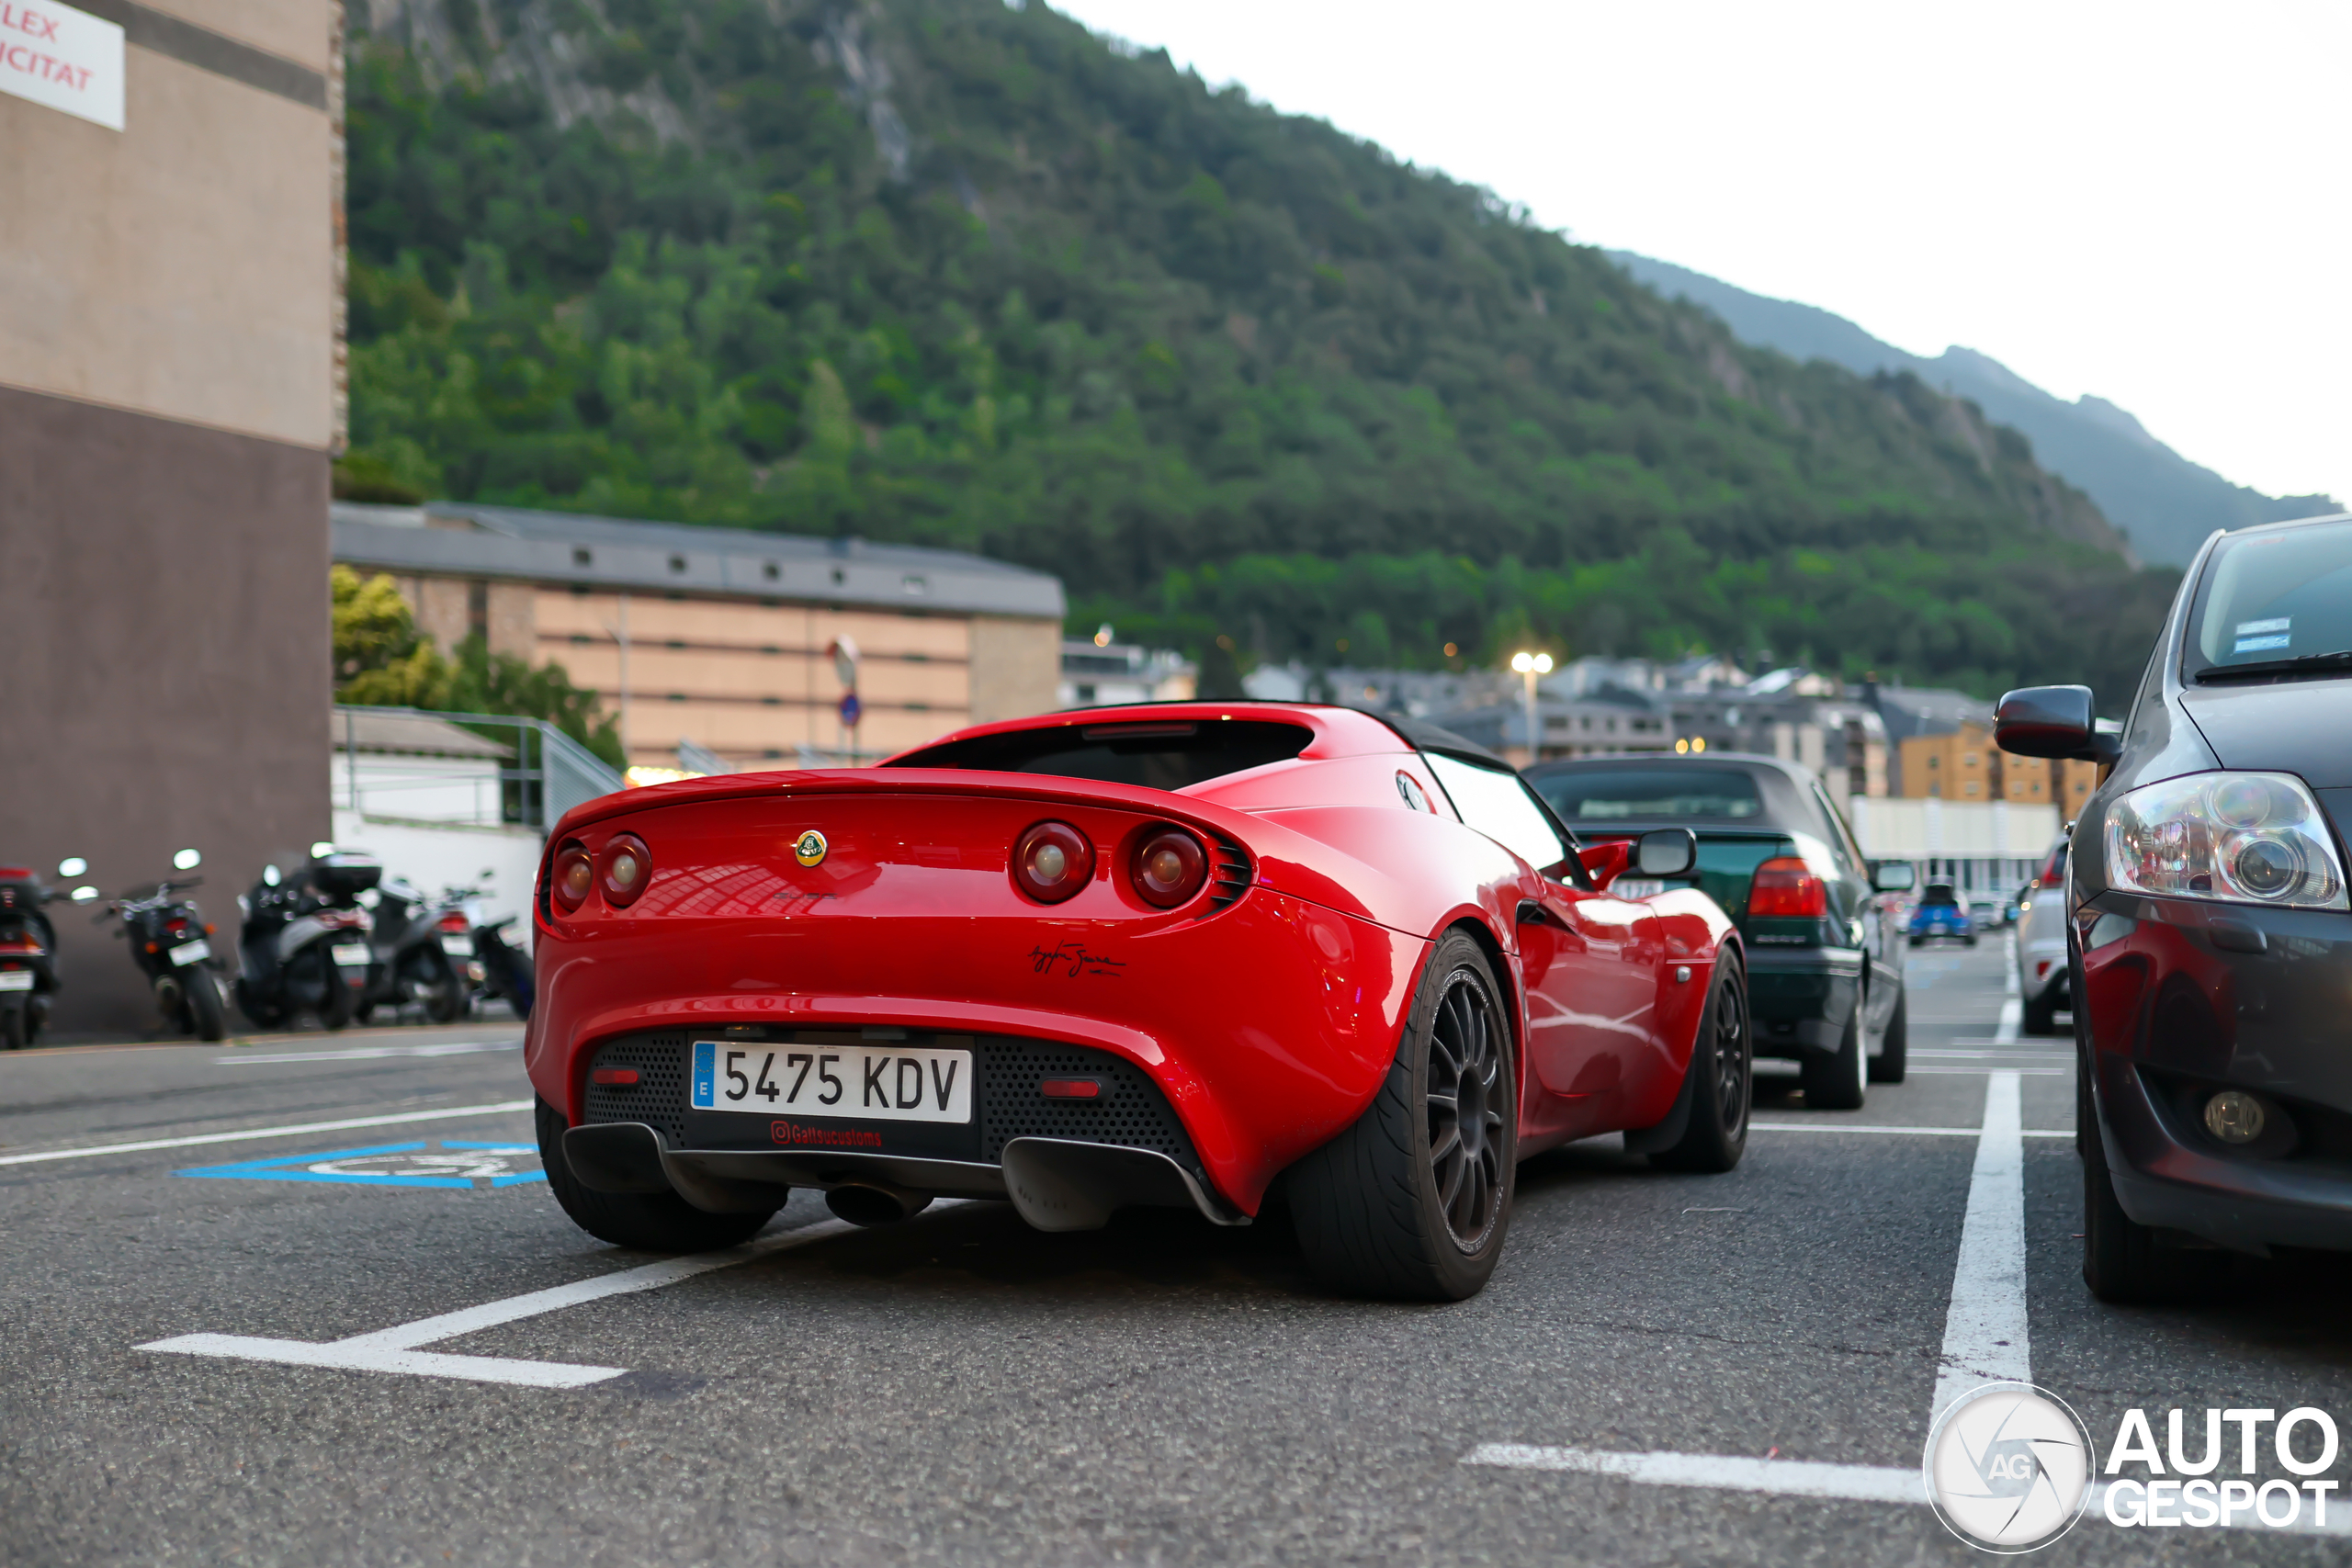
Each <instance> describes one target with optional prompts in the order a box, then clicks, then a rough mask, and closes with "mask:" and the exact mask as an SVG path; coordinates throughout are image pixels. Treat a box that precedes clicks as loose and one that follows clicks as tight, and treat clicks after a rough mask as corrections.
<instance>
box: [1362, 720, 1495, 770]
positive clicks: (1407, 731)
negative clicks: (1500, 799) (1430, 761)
mask: <svg viewBox="0 0 2352 1568" xmlns="http://www.w3.org/2000/svg"><path fill="white" fill-rule="evenodd" d="M1357 711H1359V712H1361V711H1363V710H1361V709H1359V710H1357ZM1374 717H1375V718H1377V719H1379V720H1380V721H1381V722H1382V723H1383V724H1385V725H1386V726H1388V728H1391V729H1393V730H1395V731H1396V732H1397V734H1399V735H1401V736H1403V737H1404V738H1405V739H1407V740H1408V741H1410V742H1412V744H1413V745H1414V746H1415V747H1416V748H1417V749H1419V750H1423V751H1435V752H1437V753H1439V754H1440V755H1441V756H1446V757H1459V758H1461V759H1462V760H1463V761H1467V762H1477V763H1480V764H1482V765H1483V766H1486V767H1489V768H1500V769H1502V770H1503V772H1505V773H1510V772H1512V771H1513V770H1512V768H1511V765H1510V763H1509V762H1506V761H1503V760H1502V759H1501V758H1500V757H1498V756H1496V755H1495V754H1494V753H1493V752H1492V751H1489V750H1487V749H1486V748H1485V747H1484V746H1481V745H1479V744H1478V743H1477V742H1476V741H1475V740H1464V739H1463V738H1462V737H1461V736H1459V735H1456V734H1454V733H1453V731H1452V730H1451V729H1441V728H1438V727H1437V726H1436V725H1434V724H1429V723H1425V722H1423V721H1422V720H1420V719H1418V718H1408V717H1406V716H1404V715H1403V714H1390V713H1384V714H1374Z"/></svg>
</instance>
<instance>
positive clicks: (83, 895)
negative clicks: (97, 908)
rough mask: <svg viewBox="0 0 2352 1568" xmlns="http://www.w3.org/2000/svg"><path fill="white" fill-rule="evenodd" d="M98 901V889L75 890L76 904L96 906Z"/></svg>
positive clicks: (81, 888) (80, 888)
mask: <svg viewBox="0 0 2352 1568" xmlns="http://www.w3.org/2000/svg"><path fill="white" fill-rule="evenodd" d="M97 901H98V890H97V889H96V888H95V887H76V888H75V889H74V902H75V903H76V904H95V903H96V902H97Z"/></svg>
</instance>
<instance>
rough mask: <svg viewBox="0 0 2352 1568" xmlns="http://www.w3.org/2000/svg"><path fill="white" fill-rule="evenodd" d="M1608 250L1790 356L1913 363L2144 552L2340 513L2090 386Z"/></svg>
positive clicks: (2172, 558)
mask: <svg viewBox="0 0 2352 1568" xmlns="http://www.w3.org/2000/svg"><path fill="white" fill-rule="evenodd" d="M1609 258H1610V259H1611V261H1613V262H1615V263H1617V264H1618V265H1620V266H1622V267H1623V268H1624V269H1625V270H1626V271H1627V272H1630V273H1632V274H1633V275H1634V277H1635V278H1636V279H1637V280H1638V281H1640V282H1643V283H1646V284H1648V285H1649V286H1650V287H1651V288H1655V289H1657V291H1658V292H1659V293H1660V294H1663V295H1665V296H1667V297H1668V298H1669V299H1677V298H1679V299H1689V300H1691V301H1692V302H1693V303H1695V304H1698V305H1702V306H1704V307H1705V308H1706V309H1708V310H1712V311H1713V312H1714V313H1715V314H1716V315H1718V316H1720V317H1722V318H1723V320H1724V325H1726V326H1728V327H1730V328H1731V330H1732V331H1733V332H1734V333H1736V334H1738V336H1739V338H1740V340H1741V341H1742V342H1744V343H1750V344H1757V345H1758V346H1759V347H1763V348H1777V349H1779V350H1780V351H1781V353H1782V354H1785V355H1788V356H1789V357H1790V358H1792V359H1826V360H1827V361H1829V362H1830V363H1831V364H1832V365H1842V366H1844V367H1846V368H1847V369H1849V370H1852V371H1856V372H1858V373H1859V374H1861V375H1864V376H1874V375H1878V374H1881V373H1883V372H1901V371H1905V370H1908V371H1910V372H1912V373H1913V374H1914V375H1917V377H1918V378H1920V379H1921V380H1923V381H1925V382H1927V383H1928V385H1929V386H1931V387H1938V388H1941V389H1944V390H1946V391H1949V392H1952V393H1955V394H1957V395H1958V396H1960V397H1963V398H1966V399H1968V400H1970V401H1972V402H1973V403H1975V404H1976V405H1977V406H1978V407H1979V408H1981V409H1983V410H1984V411H1985V414H1986V415H1987V416H1989V417H1990V418H1992V419H1994V420H1996V421H1998V422H1999V423H2003V424H2007V425H2011V426H2013V427H2015V428H2016V429H2017V430H2018V431H2019V432H2020V433H2022V434H2024V435H2025V436H2026V438H2027V439H2029V440H2030V441H2031V442H2032V443H2033V455H2034V457H2035V458H2036V459H2037V460H2038V461H2039V462H2041V465H2042V466H2043V467H2044V468H2048V469H2050V470H2051V472H2052V473H2055V474H2058V475H2060V476H2062V477H2063V478H2064V479H2066V481H2067V482H2068V483H2070V484H2073V485H2075V486H2077V487H2078V488H2080V489H2081V490H2083V491H2086V493H2087V494H2088V495H2089V496H2090V498H2091V499H2092V500H2093V501H2095V502H2098V507H2099V510H2100V511H2101V512H2104V513H2106V514H2107V516H2108V519H2109V521H2110V522H2112V523H2114V524H2116V525H2118V526H2120V527H2121V528H2122V529H2124V530H2125V532H2126V533H2127V534H2128V535H2129V536H2130V537H2131V547H2132V549H2133V551H2134V552H2135V553H2136V554H2138V555H2140V556H2141V557H2143V558H2145V559H2148V560H2153V561H2167V562H2170V563H2171V564H2173V565H2175V566H2178V565H2183V564H2185V563H2186V562H2187V561H2188V558H2189V557H2191V556H2192V555H2194V554H2196V553H2197V547H2198V546H2199V545H2201V544H2203V543H2204V542H2205V536H2207V535H2208V534H2211V532H2212V531H2213V530H2214V529H2216V528H2249V527H2252V526H2253V525H2256V524H2257V523H2276V522H2281V521H2284V520H2285V519H2287V518H2290V517H2315V516H2318V515H2320V514H2321V513H2328V512H2336V511H2340V510H2342V507H2341V506H2340V504H2339V503H2338V502H2336V501H2335V498H2334V497H2332V496H2325V495H2285V496H2278V495H2265V494H2263V493H2262V492H2261V491H2258V490H2255V489H2252V488H2250V487H2248V486H2246V485H2240V484H2232V483H2231V482H2230V481H2229V480H2227V479H2223V478H2222V476H2221V475H2219V474H2217V473H2215V472H2214V471H2213V470H2212V469H2211V468H2206V467H2204V466H2203V465H2202V464H2199V463H2192V462H2190V461H2189V460H2188V458H2186V457H2182V456H2181V455H2180V454H2179V453H2177V452H2176V451H2174V450H2173V449H2172V448H2171V447H2169V446H2165V444H2164V443H2163V442H2161V441H2159V440H2157V439H2156V438H2155V437H2154V436H2153V435H2151V434H2148V432H2147V428H2146V427H2145V426H2143V424H2141V423H2140V422H2139V421H2138V420H2137V419H2134V418H2133V417H2132V416H2131V413H2130V412H2127V411H2126V410H2123V409H2120V408H2118V407H2116V406H2115V405H2114V404H2113V403H2111V402H2109V401H2108V400H2106V399H2105V398H2095V397H2092V396H2090V395H2089V394H2088V393H2086V394H2084V395H2083V396H2082V397H2080V398H2078V399H2076V400H2075V401H2073V402H2071V403H2070V402H2067V401H2066V400H2064V399H2063V398H2056V397H2052V395H2051V394H2050V393H2048V392H2045V391H2043V390H2042V389H2041V388H2039V387H2037V386H2035V385H2034V384H2033V383H2032V382H2030V381H2029V380H2027V379H2026V378H2024V377H2022V376H2020V375H2018V373H2017V372H2016V371H2014V370H2011V369H2010V368H2009V367H2007V366H2006V365H2003V364H2002V363H2001V362H2000V361H1999V360H1997V359H1995V358H1993V357H1992V356H1991V355H1984V354H1979V353H1977V352H1976V351H1975V350H1974V349H1973V348H1957V347H1955V348H1947V349H1945V350H1944V351H1943V352H1942V353H1941V354H1939V355H1936V356H1935V357H1934V358H1932V359H1928V358H1925V357H1923V356H1921V355H1916V354H1906V353H1905V352H1904V351H1903V350H1902V349H1899V348H1897V347H1895V346H1894V344H1890V343H1882V342H1881V341H1879V340H1878V339H1877V338H1874V337H1872V336H1871V334H1870V333H1866V332H1864V331H1863V330H1862V329H1861V328H1860V327H1858V326H1856V325H1855V324H1854V323H1853V322H1851V321H1848V320H1847V319H1846V318H1845V317H1843V316H1839V315H1835V314H1832V313H1831V312H1830V311H1827V310H1822V309H1820V308H1819V307H1817V306H1814V305H1800V304H1797V303H1796V302H1795V301H1793V300H1789V299H1769V298H1767V297H1766V296H1764V295H1761V294H1750V293H1749V292H1747V290H1746V289H1744V288H1736V287H1734V286H1733V285H1731V284H1728V283H1725V282H1724V281H1723V279H1721V278H1718V277H1709V276H1707V275H1706V274H1704V273H1700V272H1692V271H1691V269H1690V268H1688V267H1681V266H1677V265H1674V264H1673V263H1672V262H1662V261H1658V260H1657V259H1656V258H1654V257H1651V256H1645V255H1636V254H1634V253H1633V252H1631V251H1611V252H1610V253H1609Z"/></svg>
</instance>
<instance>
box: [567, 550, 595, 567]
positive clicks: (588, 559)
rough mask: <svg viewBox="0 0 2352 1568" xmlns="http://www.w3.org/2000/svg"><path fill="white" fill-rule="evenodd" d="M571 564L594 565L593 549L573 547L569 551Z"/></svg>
mask: <svg viewBox="0 0 2352 1568" xmlns="http://www.w3.org/2000/svg"><path fill="white" fill-rule="evenodd" d="M571 564H572V565H574V566H594V565H595V564H596V556H595V552H594V551H593V550H587V549H581V548H576V547H575V548H574V549H573V550H572V552H571Z"/></svg>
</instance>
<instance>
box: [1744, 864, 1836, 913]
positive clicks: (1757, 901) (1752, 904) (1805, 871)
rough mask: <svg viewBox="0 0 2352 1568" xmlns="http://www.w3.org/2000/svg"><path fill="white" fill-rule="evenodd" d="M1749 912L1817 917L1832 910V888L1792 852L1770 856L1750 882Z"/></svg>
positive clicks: (1748, 890)
mask: <svg viewBox="0 0 2352 1568" xmlns="http://www.w3.org/2000/svg"><path fill="white" fill-rule="evenodd" d="M1747 912H1748V913H1749V914H1750V915H1763V916H1767V917H1771V918H1776V919H1785V918H1790V917H1794V918H1796V919H1817V918H1818V917H1820V916H1823V915H1826V914H1827V913H1829V889H1828V888H1827V887H1826V886H1824V885H1823V883H1822V880H1821V878H1820V877H1818V876H1816V875H1815V874H1814V872H1813V868H1812V867H1810V866H1808V865H1806V864H1805V863H1804V862H1803V861H1801V860H1799V859H1797V858H1796V857H1795V856H1793V855H1781V856H1780V857H1779V858H1777V859H1774V860H1768V861H1766V862H1765V863H1763V864H1762V865H1759V866H1758V867H1757V868H1756V880H1755V881H1753V882H1752V883H1750V884H1749V885H1748V888H1747Z"/></svg>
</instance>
